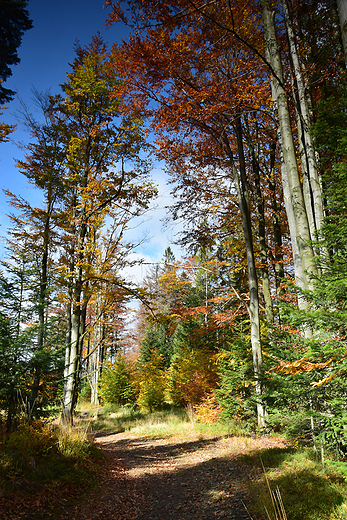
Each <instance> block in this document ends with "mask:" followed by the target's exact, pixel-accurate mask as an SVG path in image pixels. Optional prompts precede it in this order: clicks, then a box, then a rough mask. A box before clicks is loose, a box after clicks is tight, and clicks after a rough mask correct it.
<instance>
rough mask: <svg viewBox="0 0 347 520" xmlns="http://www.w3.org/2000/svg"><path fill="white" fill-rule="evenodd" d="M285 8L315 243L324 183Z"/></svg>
mask: <svg viewBox="0 0 347 520" xmlns="http://www.w3.org/2000/svg"><path fill="white" fill-rule="evenodd" d="M283 5H284V10H285V20H286V26H287V33H288V40H289V50H290V57H291V60H292V64H293V69H294V74H295V86H296V90H295V92H296V96H295V98H296V103H295V108H296V115H297V126H298V134H299V147H300V148H299V151H300V158H301V169H302V175H303V194H304V198H305V206H306V212H307V217H308V221H309V226H310V234H311V240H315V239H316V233H317V231H319V230H320V229H321V227H322V224H323V218H324V215H323V199H322V190H321V183H320V179H319V176H318V168H317V162H316V155H315V149H314V144H313V138H312V133H311V122H312V121H311V119H312V118H311V110H310V105H311V103H310V100H309V98H308V96H309V93H308V91H307V85H306V81H305V77H304V71H303V67H302V64H301V63H300V59H299V55H298V52H297V44H296V38H295V33H294V29H293V24H292V20H291V14H290V11H289V7H288V3H287V1H286V0H283Z"/></svg>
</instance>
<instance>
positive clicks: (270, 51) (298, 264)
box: [260, 0, 316, 304]
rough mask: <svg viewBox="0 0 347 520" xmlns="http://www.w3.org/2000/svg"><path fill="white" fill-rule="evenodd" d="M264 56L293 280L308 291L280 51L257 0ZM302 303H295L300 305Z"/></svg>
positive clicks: (302, 209)
mask: <svg viewBox="0 0 347 520" xmlns="http://www.w3.org/2000/svg"><path fill="white" fill-rule="evenodd" d="M260 4H261V7H262V15H263V25H264V33H265V42H266V50H267V55H268V57H269V60H270V64H271V68H272V71H271V72H272V87H273V93H274V101H275V102H276V104H277V113H278V121H279V134H280V145H281V153H282V158H283V162H282V183H283V192H284V200H285V205H286V212H287V216H288V222H289V229H290V235H291V240H292V245H293V257H294V268H295V278H296V281H297V284H298V286H299V287H300V288H301V289H303V290H306V289H310V288H311V287H312V284H311V276H312V275H314V274H316V267H315V264H314V262H313V259H314V253H313V249H312V246H311V243H310V240H311V233H310V228H309V223H308V218H307V211H306V205H305V200H304V197H303V191H302V186H301V182H300V175H299V170H298V165H297V161H296V154H295V147H294V140H293V133H292V127H291V121H290V114H289V107H288V101H287V94H286V91H285V89H284V86H283V70H282V62H281V56H280V50H279V45H278V41H277V38H276V33H275V25H274V13H273V12H272V11H271V9H270V5H269V0H260ZM302 303H303V302H302V301H301V302H299V304H302Z"/></svg>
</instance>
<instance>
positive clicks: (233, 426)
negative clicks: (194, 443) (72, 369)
mask: <svg viewBox="0 0 347 520" xmlns="http://www.w3.org/2000/svg"><path fill="white" fill-rule="evenodd" d="M92 428H93V429H94V430H97V431H106V432H109V433H111V432H112V433H117V432H125V431H128V432H130V433H132V434H134V435H139V436H142V437H148V438H156V437H164V438H170V437H179V436H186V435H189V433H194V434H200V435H201V437H202V438H203V437H205V436H206V437H214V436H216V437H218V436H223V435H245V434H246V431H245V429H244V428H243V427H242V426H241V425H240V424H238V423H236V422H235V423H234V422H231V421H230V422H224V423H223V422H217V423H214V424H212V425H209V424H203V423H199V422H197V421H195V420H194V417H192V416H190V415H188V414H187V412H186V411H185V410H184V409H181V408H174V407H172V408H168V409H165V410H161V411H156V412H152V413H144V412H141V411H140V410H139V409H136V408H134V407H131V406H124V407H119V406H117V405H106V406H105V407H103V408H102V409H100V410H99V412H98V415H97V418H96V420H94V421H93V422H92Z"/></svg>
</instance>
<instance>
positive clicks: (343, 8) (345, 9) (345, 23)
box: [337, 0, 347, 67]
mask: <svg viewBox="0 0 347 520" xmlns="http://www.w3.org/2000/svg"><path fill="white" fill-rule="evenodd" d="M337 9H338V12H339V19H340V27H341V36H342V45H343V51H344V53H345V62H346V67H347V2H346V0H337Z"/></svg>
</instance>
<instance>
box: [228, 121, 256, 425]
mask: <svg viewBox="0 0 347 520" xmlns="http://www.w3.org/2000/svg"><path fill="white" fill-rule="evenodd" d="M236 135H237V143H238V153H239V163H240V173H239V172H238V171H237V168H236V165H235V162H234V158H233V154H232V151H231V148H230V144H229V142H228V140H227V138H226V137H225V138H224V145H225V151H226V153H227V156H228V157H229V160H230V164H231V169H232V174H233V179H234V185H235V189H236V192H237V197H238V204H239V208H240V212H241V219H242V227H243V233H244V237H245V246H246V257H247V269H248V283H249V298H250V300H249V306H248V312H249V318H250V324H251V345H252V354H253V371H254V380H255V390H256V398H257V416H258V426H259V427H260V428H263V427H264V426H265V407H264V404H263V400H262V349H261V341H260V319H259V296H258V277H257V271H256V267H255V259H254V249H253V237H252V224H251V215H250V207H249V197H248V185H247V178H246V170H245V157H244V151H243V139H242V126H241V118H240V116H239V115H238V116H237V117H236Z"/></svg>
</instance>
